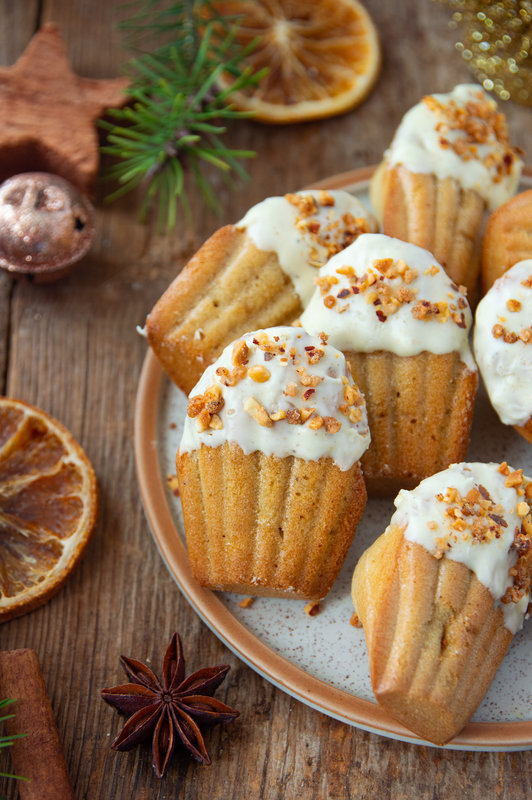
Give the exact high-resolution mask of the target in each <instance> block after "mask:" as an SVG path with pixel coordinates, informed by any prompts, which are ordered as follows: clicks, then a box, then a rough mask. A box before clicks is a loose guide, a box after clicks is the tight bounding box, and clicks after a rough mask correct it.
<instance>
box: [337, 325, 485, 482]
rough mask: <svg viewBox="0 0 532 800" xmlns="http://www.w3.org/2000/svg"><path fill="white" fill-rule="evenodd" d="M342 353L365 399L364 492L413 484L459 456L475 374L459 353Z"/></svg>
mask: <svg viewBox="0 0 532 800" xmlns="http://www.w3.org/2000/svg"><path fill="white" fill-rule="evenodd" d="M384 324H385V323H384ZM344 354H345V357H346V360H347V362H348V363H349V366H350V368H351V372H352V374H353V379H354V381H355V383H356V384H357V386H358V388H359V389H360V391H361V392H362V393H363V394H364V397H365V398H366V408H367V413H368V423H369V429H370V431H371V444H370V446H369V449H368V450H366V452H365V453H364V455H363V456H362V459H361V460H362V468H363V470H364V477H365V480H366V486H367V488H368V493H369V494H370V495H387V494H388V495H389V494H395V493H396V492H397V491H398V490H399V489H400V488H413V487H414V486H417V484H418V483H419V482H420V481H421V480H422V479H423V478H426V477H428V476H429V475H433V474H434V473H435V472H439V471H440V470H442V469H446V468H447V467H448V466H449V464H452V463H454V462H459V461H463V460H464V458H465V455H466V453H467V449H468V446H469V433H470V430H471V422H472V419H473V407H474V399H475V393H476V389H477V383H478V374H477V373H476V372H471V370H470V369H468V367H467V366H466V365H465V364H464V362H463V361H462V360H461V358H460V354H459V353H456V352H453V353H444V354H436V353H428V352H423V353H419V354H418V355H415V356H398V355H396V354H395V353H390V352H387V351H382V350H378V351H376V352H374V353H355V352H353V351H346V352H345V353H344Z"/></svg>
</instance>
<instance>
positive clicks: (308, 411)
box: [299, 408, 316, 424]
mask: <svg viewBox="0 0 532 800" xmlns="http://www.w3.org/2000/svg"><path fill="white" fill-rule="evenodd" d="M315 411H316V409H315V408H300V409H299V415H300V417H301V422H302V423H303V424H305V422H306V421H307V419H310V417H311V416H312V415H313V414H314V412H315Z"/></svg>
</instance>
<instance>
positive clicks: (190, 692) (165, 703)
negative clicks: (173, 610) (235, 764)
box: [102, 633, 239, 778]
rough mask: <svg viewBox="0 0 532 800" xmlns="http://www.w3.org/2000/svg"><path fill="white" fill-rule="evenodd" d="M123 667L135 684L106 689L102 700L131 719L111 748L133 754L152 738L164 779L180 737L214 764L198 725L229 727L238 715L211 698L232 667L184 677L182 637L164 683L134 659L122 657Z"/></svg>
mask: <svg viewBox="0 0 532 800" xmlns="http://www.w3.org/2000/svg"><path fill="white" fill-rule="evenodd" d="M120 663H121V665H122V668H123V669H124V672H125V673H126V675H127V676H128V678H129V679H130V680H131V683H126V684H123V685H122V686H114V687H113V688H112V689H102V697H103V699H104V700H105V701H106V702H107V703H109V704H110V705H112V706H114V707H115V708H116V709H117V710H118V711H120V713H122V714H127V715H128V716H129V717H130V718H129V719H128V721H127V722H126V724H125V725H124V727H123V729H122V731H121V733H120V734H119V735H118V736H117V738H116V739H115V740H114V742H113V743H112V745H111V747H112V748H113V749H114V750H130V749H131V748H132V747H135V746H136V745H137V744H139V743H140V742H142V741H144V740H145V739H148V738H150V737H151V738H152V740H153V741H152V749H153V768H154V770H155V774H156V775H157V777H159V778H162V777H163V776H164V774H165V772H166V769H167V766H168V762H169V760H170V756H171V755H172V752H173V750H174V747H175V744H176V742H177V739H178V738H179V739H181V742H182V743H183V744H184V746H185V747H186V749H187V750H188V752H189V753H190V755H191V756H192V757H193V758H195V759H196V760H197V761H201V762H202V763H203V764H210V763H211V759H210V757H209V754H208V753H207V750H206V747H205V742H204V741H203V736H202V733H201V731H200V728H199V725H200V724H201V725H216V724H217V723H220V722H230V721H231V720H233V719H235V717H237V716H238V713H239V712H238V711H235V710H234V709H233V708H230V707H229V706H226V705H225V703H221V702H220V700H215V699H214V698H213V697H212V696H211V695H213V694H214V692H215V690H216V689H217V687H218V686H219V685H220V684H221V683H222V681H223V680H224V678H225V676H226V675H227V673H228V671H229V666H228V665H227V664H223V665H221V666H219V667H207V668H205V669H199V670H197V672H194V673H192V675H189V676H188V678H185V659H184V657H183V648H182V645H181V639H180V638H179V636H178V634H177V633H174V635H173V636H172V639H171V641H170V644H169V645H168V648H167V650H166V653H165V655H164V661H163V679H162V681H160V680H159V679H158V678H157V676H156V675H155V674H154V673H153V672H152V670H151V669H150V668H149V667H147V666H146V665H145V664H142V663H141V662H140V661H136V660H135V659H133V658H127V657H126V656H121V657H120ZM198 723H199V724H198Z"/></svg>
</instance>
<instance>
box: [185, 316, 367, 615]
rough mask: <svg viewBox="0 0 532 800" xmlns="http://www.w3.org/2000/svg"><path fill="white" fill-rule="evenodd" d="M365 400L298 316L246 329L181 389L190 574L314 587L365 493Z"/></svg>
mask: <svg viewBox="0 0 532 800" xmlns="http://www.w3.org/2000/svg"><path fill="white" fill-rule="evenodd" d="M369 438H370V437H369V430H368V426H367V417H366V410H365V403H364V399H363V397H362V395H361V394H360V392H359V391H358V389H357V387H356V386H355V385H354V383H353V381H352V378H351V376H350V374H349V372H348V368H347V365H346V362H345V359H344V357H343V355H342V354H341V353H340V352H339V351H337V350H336V349H335V348H334V347H331V346H330V345H327V344H326V343H325V341H324V339H322V340H320V339H318V338H314V337H311V336H309V335H308V334H307V333H306V332H305V331H303V330H302V329H301V328H296V327H279V328H270V329H267V330H263V331H255V332H253V333H249V334H246V335H245V336H244V337H243V338H242V339H240V340H237V341H236V342H235V343H234V344H233V345H230V346H229V347H227V348H226V349H225V350H224V351H223V353H222V355H221V356H220V358H219V359H218V360H217V361H216V362H215V364H213V365H211V366H210V367H209V368H208V369H207V370H206V372H205V374H204V375H203V376H202V378H201V380H200V382H199V383H198V384H197V386H196V387H195V389H194V390H193V392H192V393H191V396H190V398H189V404H188V413H187V419H186V422H185V428H184V433H183V439H182V442H181V446H180V449H179V453H178V455H177V474H178V479H179V488H180V497H181V502H182V507H183V518H184V523H185V533H186V538H187V548H188V553H189V558H190V563H191V567H192V571H193V574H194V577H195V578H196V580H197V581H198V582H199V583H200V584H201V585H202V586H205V587H208V588H211V589H223V590H227V591H236V592H242V593H245V594H262V595H274V596H286V597H295V598H306V599H312V600H315V599H319V598H321V597H324V596H325V594H327V592H328V591H329V589H330V587H331V586H332V583H333V581H334V579H335V578H336V576H337V574H338V572H339V570H340V568H341V566H342V563H343V561H344V559H345V556H346V553H347V550H348V548H349V545H350V544H351V541H352V539H353V536H354V534H355V530H356V527H357V524H358V521H359V520H360V517H361V515H362V512H363V510H364V507H365V504H366V489H365V485H364V480H363V477H362V471H361V467H360V463H359V459H360V456H361V455H362V453H363V451H364V450H365V449H366V448H367V446H368V444H369Z"/></svg>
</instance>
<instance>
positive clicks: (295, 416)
mask: <svg viewBox="0 0 532 800" xmlns="http://www.w3.org/2000/svg"><path fill="white" fill-rule="evenodd" d="M286 421H287V422H288V424H289V425H301V424H302V419H301V414H300V412H299V411H298V410H297V408H289V409H288V411H287V412H286Z"/></svg>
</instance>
